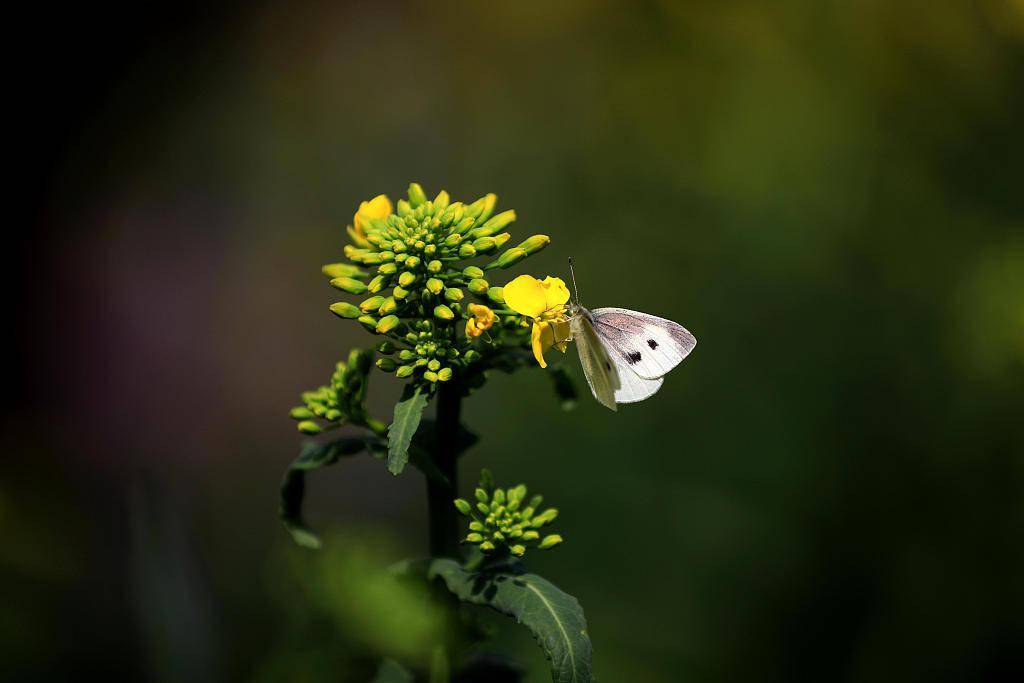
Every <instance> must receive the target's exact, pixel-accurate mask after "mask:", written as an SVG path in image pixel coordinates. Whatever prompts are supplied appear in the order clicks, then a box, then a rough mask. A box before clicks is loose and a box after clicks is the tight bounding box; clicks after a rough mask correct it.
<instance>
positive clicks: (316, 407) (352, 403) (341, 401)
mask: <svg viewBox="0 0 1024 683" xmlns="http://www.w3.org/2000/svg"><path fill="white" fill-rule="evenodd" d="M372 362H373V354H372V352H370V351H366V350H363V349H353V350H352V351H351V352H350V353H349V355H348V360H347V361H340V362H339V363H338V364H337V365H336V366H335V369H334V374H332V375H331V381H330V384H329V385H327V386H322V387H319V388H317V389H313V390H312V391H304V392H302V403H303V405H301V406H296V407H295V408H292V409H291V412H290V416H291V418H292V419H293V420H297V421H298V428H299V431H300V432H302V433H303V434H319V433H320V432H322V431H324V430H325V429H334V428H336V427H340V426H341V425H343V424H354V425H360V426H364V427H369V428H370V429H372V430H373V431H375V432H379V433H381V432H383V431H385V430H386V429H387V426H386V425H384V424H382V423H381V422H379V421H377V420H375V419H373V418H372V417H370V416H369V415H368V414H367V412H366V388H367V383H368V380H369V377H368V376H369V372H370V366H371V363H372Z"/></svg>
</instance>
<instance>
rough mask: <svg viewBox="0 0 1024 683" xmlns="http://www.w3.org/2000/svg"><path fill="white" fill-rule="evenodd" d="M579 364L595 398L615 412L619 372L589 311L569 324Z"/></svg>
mask: <svg viewBox="0 0 1024 683" xmlns="http://www.w3.org/2000/svg"><path fill="white" fill-rule="evenodd" d="M569 327H570V329H571V330H572V336H573V339H574V340H575V342H576V350H577V351H579V354H580V364H581V365H582V366H583V374H584V375H586V377H587V384H589V385H590V391H591V392H593V394H594V398H596V399H597V401H598V403H600V404H601V405H603V406H604V407H605V408H610V409H611V410H616V407H615V399H616V392H617V391H619V390H620V389H621V384H620V381H619V373H618V371H617V370H616V369H615V364H614V363H613V362H612V359H611V358H610V357H609V355H608V351H607V350H606V349H605V345H604V344H603V343H602V342H601V339H600V338H599V337H598V335H597V332H595V331H594V325H593V323H591V321H590V315H589V313H588V312H586V311H583V310H581V311H580V312H579V313H577V314H576V315H574V316H573V317H572V319H571V320H570V321H569Z"/></svg>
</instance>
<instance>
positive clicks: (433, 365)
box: [427, 358, 441, 372]
mask: <svg viewBox="0 0 1024 683" xmlns="http://www.w3.org/2000/svg"><path fill="white" fill-rule="evenodd" d="M440 367H441V361H439V360H437V359H436V358H435V359H433V360H431V361H430V362H429V363H427V369H428V370H433V371H434V372H437V370H438V368H440Z"/></svg>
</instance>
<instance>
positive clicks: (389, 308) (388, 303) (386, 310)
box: [377, 296, 398, 315]
mask: <svg viewBox="0 0 1024 683" xmlns="http://www.w3.org/2000/svg"><path fill="white" fill-rule="evenodd" d="M397 309H398V302H396V301H395V297H393V296H389V297H388V298H386V299H384V303H382V304H381V305H380V308H379V309H377V312H378V313H380V314H381V315H390V314H391V313H394V312H395V311H396V310H397Z"/></svg>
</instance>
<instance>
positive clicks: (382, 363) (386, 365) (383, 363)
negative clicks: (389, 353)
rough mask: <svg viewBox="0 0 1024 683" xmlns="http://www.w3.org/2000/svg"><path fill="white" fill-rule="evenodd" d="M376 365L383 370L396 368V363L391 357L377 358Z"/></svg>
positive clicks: (391, 370) (387, 370) (390, 370)
mask: <svg viewBox="0 0 1024 683" xmlns="http://www.w3.org/2000/svg"><path fill="white" fill-rule="evenodd" d="M377 367H378V368H380V369H381V370H383V371H384V372H394V371H395V370H396V369H397V368H398V363H396V362H395V360H394V359H393V358H378V359H377Z"/></svg>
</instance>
